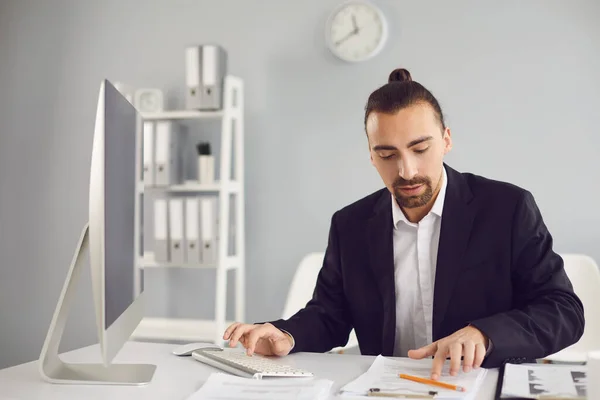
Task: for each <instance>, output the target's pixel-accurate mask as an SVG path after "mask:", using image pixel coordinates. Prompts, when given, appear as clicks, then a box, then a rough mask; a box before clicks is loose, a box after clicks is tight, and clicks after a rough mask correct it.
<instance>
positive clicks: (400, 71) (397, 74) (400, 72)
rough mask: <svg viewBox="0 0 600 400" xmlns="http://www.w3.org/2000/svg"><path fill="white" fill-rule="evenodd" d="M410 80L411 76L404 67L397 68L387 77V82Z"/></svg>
mask: <svg viewBox="0 0 600 400" xmlns="http://www.w3.org/2000/svg"><path fill="white" fill-rule="evenodd" d="M406 81H412V77H411V76H410V72H408V70H406V69H404V68H397V69H395V70H393V71H392V73H391V74H390V76H389V78H388V82H406Z"/></svg>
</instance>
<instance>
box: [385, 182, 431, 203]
mask: <svg viewBox="0 0 600 400" xmlns="http://www.w3.org/2000/svg"><path fill="white" fill-rule="evenodd" d="M416 185H423V186H425V190H424V191H423V193H421V194H418V195H408V196H407V195H405V194H403V193H402V192H401V191H400V189H401V187H406V186H416ZM392 186H393V188H394V197H395V198H396V201H397V202H398V205H399V206H400V207H403V208H416V207H422V206H424V205H425V204H427V203H429V201H430V200H431V199H432V198H433V187H432V186H431V179H429V178H428V177H425V176H415V177H414V178H413V179H411V180H409V181H407V180H406V179H403V178H401V177H398V178H396V180H395V181H394V183H393V185H392Z"/></svg>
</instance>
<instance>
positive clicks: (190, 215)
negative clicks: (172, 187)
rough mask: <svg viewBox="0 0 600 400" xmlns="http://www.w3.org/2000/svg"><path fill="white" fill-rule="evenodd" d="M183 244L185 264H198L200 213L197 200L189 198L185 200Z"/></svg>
mask: <svg viewBox="0 0 600 400" xmlns="http://www.w3.org/2000/svg"><path fill="white" fill-rule="evenodd" d="M185 243H186V256H187V262H188V263H190V264H200V262H201V261H202V258H201V255H200V250H201V248H202V247H201V243H200V213H199V207H198V198H196V197H190V198H187V199H186V200H185Z"/></svg>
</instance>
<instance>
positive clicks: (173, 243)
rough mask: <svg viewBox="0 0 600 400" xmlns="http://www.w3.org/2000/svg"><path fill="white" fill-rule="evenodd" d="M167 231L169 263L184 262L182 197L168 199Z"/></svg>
mask: <svg viewBox="0 0 600 400" xmlns="http://www.w3.org/2000/svg"><path fill="white" fill-rule="evenodd" d="M169 233H170V249H169V251H170V253H171V263H173V264H183V263H185V244H184V236H183V199H181V198H172V199H169Z"/></svg>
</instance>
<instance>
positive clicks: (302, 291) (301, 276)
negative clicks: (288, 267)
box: [282, 252, 325, 319]
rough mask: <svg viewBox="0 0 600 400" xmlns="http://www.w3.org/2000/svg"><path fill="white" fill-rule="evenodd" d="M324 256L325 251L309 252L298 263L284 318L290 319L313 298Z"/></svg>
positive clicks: (284, 310)
mask: <svg viewBox="0 0 600 400" xmlns="http://www.w3.org/2000/svg"><path fill="white" fill-rule="evenodd" d="M324 257H325V253H322V252H321V253H309V254H307V255H306V256H304V258H302V260H301V261H300V264H298V268H297V269H296V273H295V274H294V278H293V279H292V283H291V285H290V290H289V292H288V296H287V300H286V302H285V306H284V309H283V315H282V318H283V319H288V318H289V317H291V316H292V315H294V314H295V313H296V312H298V311H299V310H300V309H302V308H304V306H306V303H308V301H309V300H310V299H311V298H312V295H313V291H314V290H315V284H316V283H317V277H318V275H319V271H320V270H321V267H322V266H323V259H324Z"/></svg>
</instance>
